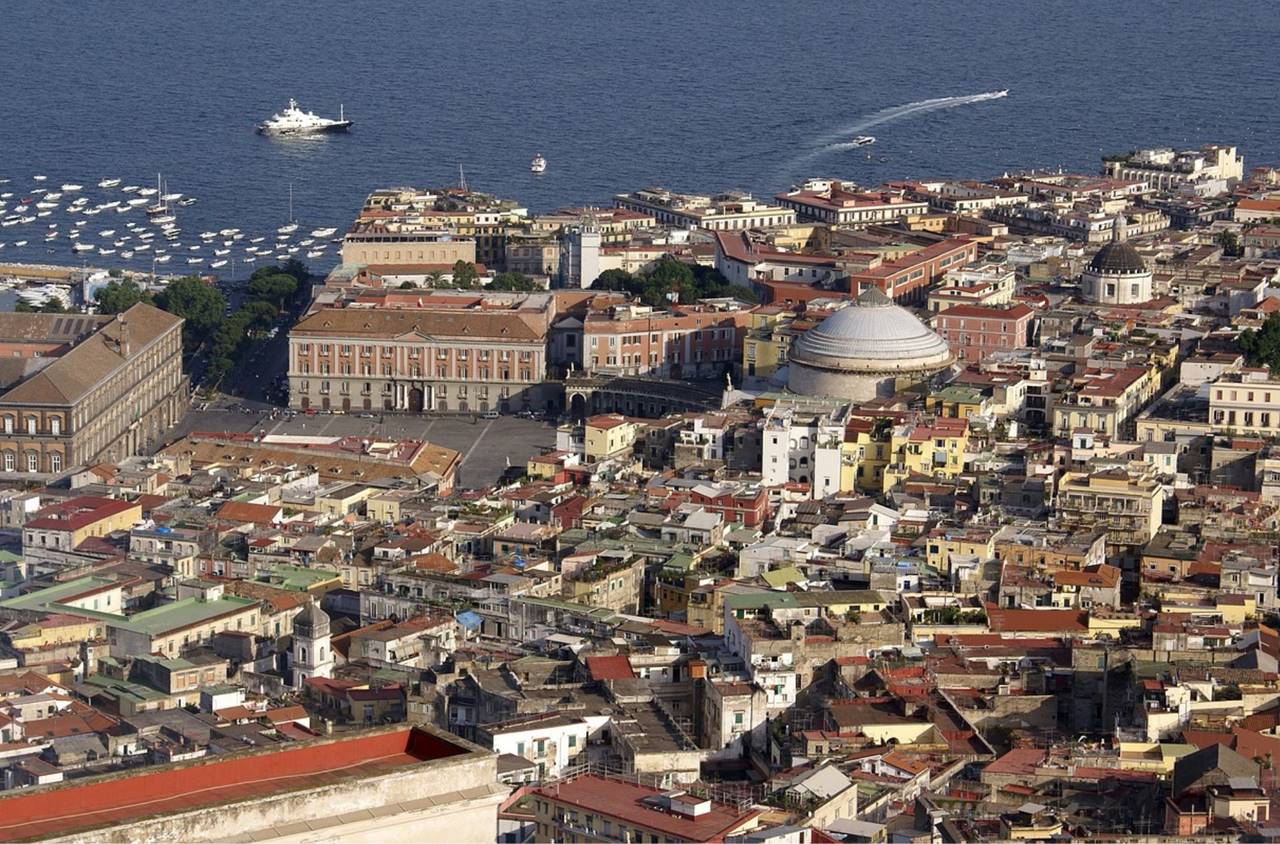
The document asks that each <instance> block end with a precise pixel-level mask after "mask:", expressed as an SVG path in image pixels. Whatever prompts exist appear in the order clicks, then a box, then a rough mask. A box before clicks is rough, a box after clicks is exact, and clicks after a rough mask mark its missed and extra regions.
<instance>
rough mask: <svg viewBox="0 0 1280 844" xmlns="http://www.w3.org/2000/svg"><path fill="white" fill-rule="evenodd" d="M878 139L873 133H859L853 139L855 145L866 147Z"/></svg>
mask: <svg viewBox="0 0 1280 844" xmlns="http://www.w3.org/2000/svg"><path fill="white" fill-rule="evenodd" d="M875 142H876V139H875V138H874V137H873V136H871V135H859V136H858V137H856V138H854V139H853V145H854V146H856V147H865V146H870V145H871V144H874V143H875Z"/></svg>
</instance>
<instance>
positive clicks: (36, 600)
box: [0, 576, 118, 617]
mask: <svg viewBox="0 0 1280 844" xmlns="http://www.w3.org/2000/svg"><path fill="white" fill-rule="evenodd" d="M115 582H116V581H114V580H112V579H110V578H107V577H93V576H88V577H77V578H76V579H75V580H68V581H67V582H66V583H58V584H55V585H53V586H47V587H45V588H44V589H38V590H36V591H35V592H28V593H27V594H25V595H19V596H18V597H16V598H10V599H9V600H7V601H0V607H2V608H4V609H7V610H36V611H44V612H68V613H79V612H82V611H81V610H79V609H76V608H75V607H65V608H56V607H54V605H55V604H60V603H61V602H63V601H65V600H68V599H70V598H74V597H75V596H76V595H81V594H83V593H85V592H88V591H90V590H92V589H102V588H105V587H108V586H112V585H114V584H115ZM117 617H118V616H117Z"/></svg>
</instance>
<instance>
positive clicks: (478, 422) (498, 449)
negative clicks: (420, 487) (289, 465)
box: [172, 400, 556, 487]
mask: <svg viewBox="0 0 1280 844" xmlns="http://www.w3.org/2000/svg"><path fill="white" fill-rule="evenodd" d="M233 401H234V400H233ZM233 407H234V408H238V407H248V408H249V409H250V411H251V412H249V413H246V412H245V411H244V410H240V409H233ZM270 410H271V408H270V407H269V406H267V405H264V404H262V403H261V402H240V403H238V404H235V405H233V406H232V407H227V406H226V403H225V402H224V403H223V404H222V405H220V406H217V407H213V406H211V407H209V408H208V409H206V410H198V409H193V410H192V411H191V412H190V413H188V414H187V415H186V417H185V418H184V419H183V420H182V423H181V424H180V425H179V426H178V429H177V431H176V432H175V434H174V436H173V437H172V439H177V438H178V437H180V436H183V435H185V434H187V433H189V432H191V431H236V432H248V431H256V432H260V433H266V434H291V435H303V436H318V437H344V436H360V437H372V438H375V439H418V440H427V441H428V442H432V443H435V444H436V445H442V446H445V447H446V448H452V449H457V450H458V451H459V452H461V453H462V468H461V471H460V473H459V484H460V485H462V486H464V487H480V486H487V485H489V484H491V483H494V482H495V481H497V480H498V478H499V477H500V476H501V475H502V473H503V471H504V470H505V469H506V468H507V466H523V465H524V464H525V462H526V461H527V460H528V459H529V458H530V457H531V456H533V455H535V454H538V453H539V452H541V451H543V450H545V449H548V448H551V447H552V446H554V445H555V439H556V436H555V428H554V427H553V426H552V425H549V424H547V423H545V422H537V421H534V420H532V419H520V418H518V417H514V416H500V417H498V418H497V419H479V418H476V417H471V416H418V415H412V414H393V413H388V414H385V415H383V414H376V415H373V418H367V417H362V416H360V415H358V414H331V415H324V414H318V415H316V416H307V415H305V414H299V415H297V416H294V417H293V418H292V419H271V418H270Z"/></svg>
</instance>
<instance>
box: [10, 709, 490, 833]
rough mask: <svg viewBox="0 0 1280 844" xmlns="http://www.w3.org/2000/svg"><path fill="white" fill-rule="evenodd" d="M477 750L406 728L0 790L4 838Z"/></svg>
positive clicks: (344, 778)
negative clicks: (3, 792) (6, 792)
mask: <svg viewBox="0 0 1280 844" xmlns="http://www.w3.org/2000/svg"><path fill="white" fill-rule="evenodd" d="M469 752H471V751H470V748H469V747H467V746H464V745H462V744H454V743H452V742H451V741H449V740H448V739H446V738H444V737H442V736H440V735H437V734H436V733H434V732H429V731H427V730H424V729H421V728H417V727H405V726H403V725H401V726H398V727H396V728H393V729H390V730H385V731H378V732H374V733H367V732H366V733H361V734H358V735H355V736H352V737H344V738H339V739H327V740H316V741H312V742H303V743H300V744H298V745H296V746H293V747H287V748H286V749H281V748H279V747H275V748H270V749H267V750H263V751H251V752H248V753H242V754H236V755H235V756H232V757H230V758H228V757H225V756H217V757H212V758H206V759H202V760H199V761H195V762H183V763H177V764H173V765H164V766H160V767H154V768H143V769H140V771H129V772H125V773H118V774H108V775H105V776H101V777H91V778H88V779H83V780H77V781H74V782H68V783H62V784H58V785H53V786H49V787H47V788H34V789H28V790H24V791H22V792H20V793H17V794H13V795H12V796H8V795H6V796H0V840H6V841H12V840H22V839H37V838H49V837H55V836H57V837H61V836H68V835H73V834H76V833H83V832H85V831H87V830H91V829H95V828H100V827H112V826H119V825H123V824H128V823H134V822H138V821H142V820H144V819H146V818H152V817H157V816H163V815H168V814H177V813H185V812H190V811H193V810H198V809H205V808H210V807H214V806H219V805H225V804H232V803H238V802H241V801H246V800H254V801H260V800H261V799H262V798H264V797H270V796H273V795H277V794H282V793H284V792H290V791H304V790H308V789H315V788H320V787H324V786H330V785H335V784H338V783H342V782H354V781H358V780H362V779H367V778H370V777H376V776H381V775H383V774H388V773H393V772H396V771H399V770H404V769H407V768H410V767H412V766H415V765H421V764H424V763H428V762H432V761H435V760H439V759H446V758H449V757H453V756H460V755H462V754H466V753H469Z"/></svg>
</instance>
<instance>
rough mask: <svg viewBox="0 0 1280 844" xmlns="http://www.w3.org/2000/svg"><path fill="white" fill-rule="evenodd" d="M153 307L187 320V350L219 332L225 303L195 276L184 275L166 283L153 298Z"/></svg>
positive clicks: (218, 293) (223, 298)
mask: <svg viewBox="0 0 1280 844" xmlns="http://www.w3.org/2000/svg"><path fill="white" fill-rule="evenodd" d="M156 305H157V306H158V307H160V308H163V309H164V310H166V311H168V312H169V313H171V314H174V315H176V316H180V317H182V318H183V319H184V320H186V323H185V324H184V325H183V327H182V331H183V338H184V339H185V340H186V343H187V346H188V347H195V346H198V345H200V344H201V343H203V342H205V341H206V340H208V339H209V338H210V337H212V336H213V333H214V332H215V331H217V330H218V326H219V324H221V322H222V315H223V312H224V311H225V310H226V307H227V300H226V298H225V297H223V295H222V293H221V292H220V291H219V290H218V288H216V287H214V286H213V285H211V284H206V283H205V282H204V281H201V280H200V279H199V278H196V277H195V276H183V277H182V278H179V279H176V280H174V281H172V282H170V283H169V286H168V287H166V288H165V289H164V290H163V291H162V292H161V293H160V295H159V296H157V297H156Z"/></svg>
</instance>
